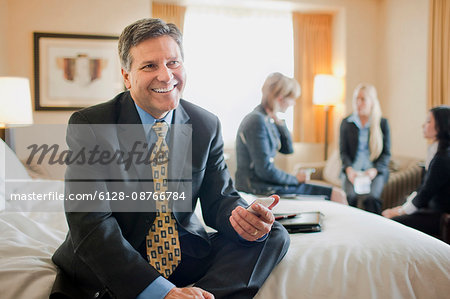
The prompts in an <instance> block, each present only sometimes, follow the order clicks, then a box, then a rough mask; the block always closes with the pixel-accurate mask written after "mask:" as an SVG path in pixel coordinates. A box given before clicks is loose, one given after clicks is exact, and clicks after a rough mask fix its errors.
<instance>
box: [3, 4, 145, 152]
mask: <svg viewBox="0 0 450 299" xmlns="http://www.w3.org/2000/svg"><path fill="white" fill-rule="evenodd" d="M0 1H1V2H0V4H2V6H1V8H2V9H1V13H0V20H1V21H0V33H1V36H2V37H1V38H0V44H1V45H3V44H7V54H6V55H5V53H4V51H3V47H2V50H0V62H1V63H2V65H3V62H4V61H8V62H10V63H9V67H8V68H7V69H6V70H5V72H7V74H8V75H11V76H23V77H28V78H29V79H30V83H31V94H32V98H33V102H34V88H33V86H34V79H33V78H34V73H33V32H34V31H40V32H55V33H79V34H100V35H101V34H106V35H119V34H120V32H121V31H122V29H123V28H124V27H125V26H126V25H128V24H130V23H131V22H133V21H135V20H137V19H140V18H143V17H148V16H150V13H151V8H150V4H151V2H150V0H126V1H123V0H77V1H61V0H0ZM5 3H6V4H7V8H8V11H7V12H4V10H3V7H4V4H5ZM5 15H7V17H5ZM5 23H6V24H5ZM5 33H6V34H5ZM4 38H6V40H7V41H8V42H7V43H4V42H3V39H4ZM3 69H4V68H3V66H0V73H1V72H2V71H3ZM117 71H118V72H119V71H120V70H117ZM71 113H72V112H40V111H39V112H36V111H34V113H33V118H34V123H35V124H66V123H67V121H68V119H69V117H70V115H71ZM35 130H36V131H38V132H35V133H34V134H32V133H30V132H32V131H30V130H17V132H16V144H17V150H18V153H17V154H18V155H19V157H24V156H26V155H25V149H23V148H22V147H21V144H22V142H24V141H25V140H26V141H27V142H29V141H30V140H34V139H36V138H39V136H40V134H41V133H42V132H39V131H40V130H41V129H40V128H35ZM25 132H27V133H25ZM58 132H60V134H61V136H52V137H53V141H54V142H57V143H64V135H65V134H64V130H58ZM47 134H48V132H47Z"/></svg>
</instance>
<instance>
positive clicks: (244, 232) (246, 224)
mask: <svg viewBox="0 0 450 299" xmlns="http://www.w3.org/2000/svg"><path fill="white" fill-rule="evenodd" d="M252 208H253V210H254V211H255V212H256V213H258V214H259V216H257V215H255V214H253V213H251V212H249V211H247V210H246V209H244V208H243V207H241V206H239V207H236V208H235V209H234V210H233V212H232V213H231V216H230V223H231V225H232V226H233V228H234V230H235V231H236V232H237V233H238V234H239V235H240V236H241V237H242V238H244V239H245V240H247V241H256V240H258V239H259V238H261V237H262V236H264V235H265V234H267V233H268V232H270V230H271V229H272V224H273V222H274V221H275V217H274V216H273V213H272V211H271V210H269V209H268V208H266V207H264V206H262V205H260V204H257V203H254V204H253V205H252Z"/></svg>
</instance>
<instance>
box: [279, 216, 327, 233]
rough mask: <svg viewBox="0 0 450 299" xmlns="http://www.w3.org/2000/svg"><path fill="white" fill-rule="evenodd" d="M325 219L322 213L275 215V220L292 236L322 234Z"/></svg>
mask: <svg viewBox="0 0 450 299" xmlns="http://www.w3.org/2000/svg"><path fill="white" fill-rule="evenodd" d="M280 218H281V219H280ZM323 218H324V215H323V214H322V213H321V212H303V213H296V214H277V215H275V219H277V221H278V222H279V223H280V224H282V225H283V226H284V227H285V228H286V230H287V231H288V232H289V233H290V234H295V233H313V232H320V231H321V230H322V221H323Z"/></svg>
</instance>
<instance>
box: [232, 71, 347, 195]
mask: <svg viewBox="0 0 450 299" xmlns="http://www.w3.org/2000/svg"><path fill="white" fill-rule="evenodd" d="M262 94H263V97H262V101H261V104H260V105H258V106H257V107H256V108H255V109H254V110H253V111H252V112H251V113H250V114H248V115H247V116H246V117H245V118H244V119H243V120H242V122H241V124H240V126H239V129H238V133H237V138H236V154H237V171H236V180H235V181H236V188H237V189H238V190H240V191H243V192H247V193H253V194H261V195H270V194H274V193H277V194H279V195H283V194H307V195H325V196H326V197H328V199H331V200H333V201H337V202H341V203H345V204H347V200H346V199H345V194H344V192H343V191H342V190H341V189H338V188H332V187H328V186H319V185H313V184H308V183H306V181H307V175H306V173H305V172H302V171H300V172H298V173H297V174H296V175H291V174H289V173H287V172H284V171H283V170H281V169H278V168H277V167H276V166H275V164H274V157H275V155H276V154H277V152H280V153H283V154H290V153H292V152H293V146H292V138H291V135H290V133H289V130H288V128H287V127H286V124H285V122H284V121H283V120H281V119H279V118H278V117H277V113H280V112H281V113H284V112H285V111H286V109H287V108H288V107H290V106H292V105H294V104H295V99H296V98H297V97H299V96H300V86H299V85H298V83H297V81H295V80H294V79H292V78H288V77H286V76H284V75H283V74H280V73H273V74H270V75H269V76H268V77H267V79H266V81H265V82H264V85H263V87H262Z"/></svg>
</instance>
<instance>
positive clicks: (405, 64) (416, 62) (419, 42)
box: [378, 0, 429, 159]
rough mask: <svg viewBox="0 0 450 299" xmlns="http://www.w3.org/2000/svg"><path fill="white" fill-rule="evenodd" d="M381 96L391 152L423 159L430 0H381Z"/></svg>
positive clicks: (379, 71)
mask: <svg viewBox="0 0 450 299" xmlns="http://www.w3.org/2000/svg"><path fill="white" fill-rule="evenodd" d="M380 5H381V16H380V20H379V21H380V27H381V28H382V31H381V32H382V37H381V40H380V41H381V42H380V47H379V48H380V50H379V51H380V57H379V69H378V75H379V86H380V88H379V89H380V90H379V93H380V95H379V96H380V100H381V105H382V109H383V112H384V115H385V116H386V117H387V118H388V119H389V122H390V125H391V139H392V152H393V153H395V154H401V155H405V156H410V157H418V158H422V159H424V157H425V154H426V141H425V140H424V139H423V137H422V128H421V125H422V123H423V121H424V119H425V115H426V90H427V44H428V18H429V16H428V11H429V7H428V5H429V0H414V1H411V0H395V1H392V0H382V1H381V3H380Z"/></svg>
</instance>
